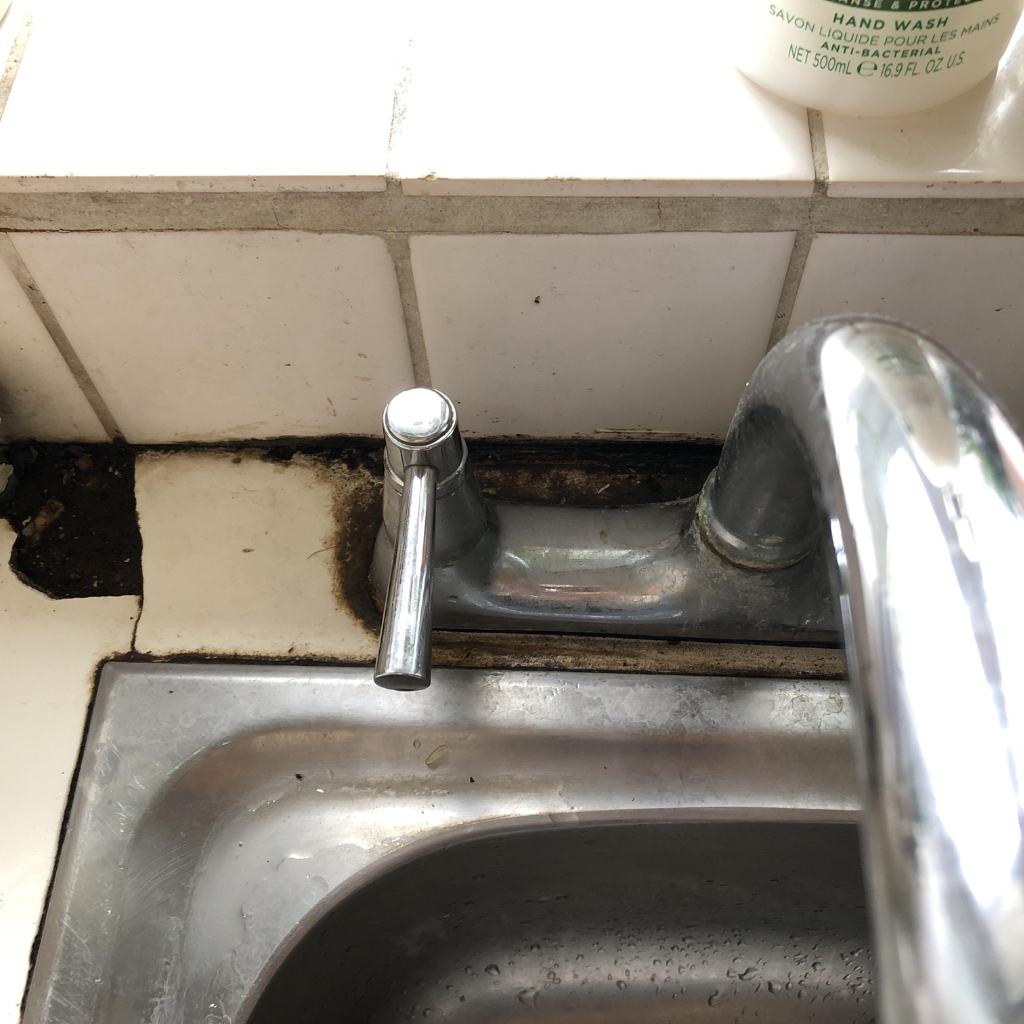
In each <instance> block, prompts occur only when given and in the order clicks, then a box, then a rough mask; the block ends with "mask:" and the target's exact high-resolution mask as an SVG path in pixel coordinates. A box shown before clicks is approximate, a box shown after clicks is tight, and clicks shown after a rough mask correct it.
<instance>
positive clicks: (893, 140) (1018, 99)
mask: <svg viewBox="0 0 1024 1024" xmlns="http://www.w3.org/2000/svg"><path fill="white" fill-rule="evenodd" d="M825 140H826V148H827V150H828V160H829V175H830V184H829V194H830V195H834V196H856V195H863V196H882V197H889V196H893V197H900V196H935V195H943V194H946V195H959V196H981V197H984V196H1024V20H1022V21H1021V23H1020V24H1019V25H1018V26H1017V32H1016V34H1015V35H1014V37H1013V41H1012V42H1011V43H1010V47H1009V49H1008V50H1007V51H1006V54H1005V55H1004V57H1003V59H1002V62H1001V63H1000V65H999V69H998V71H997V72H996V73H995V75H994V76H992V77H989V78H986V79H985V81H983V82H981V83H980V84H979V85H977V86H975V88H973V89H971V90H970V92H968V93H966V94H965V95H963V96H960V97H958V98H957V99H954V100H951V101H950V102H949V103H944V104H943V105H942V106H941V107H936V108H934V109H933V110H926V111H923V112H921V113H918V114H909V115H905V116H903V117H878V118H870V117H840V116H838V115H833V114H826V115H825Z"/></svg>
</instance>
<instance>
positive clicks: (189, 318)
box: [13, 231, 412, 443]
mask: <svg viewBox="0 0 1024 1024" xmlns="http://www.w3.org/2000/svg"><path fill="white" fill-rule="evenodd" d="M13 240H14V244H15V246H16V247H17V250H18V252H19V254H20V255H21V257H22V258H23V259H24V261H25V263H26V264H27V265H28V267H29V269H30V270H31V272H32V274H33V276H34V277H35V279H36V281H37V282H38V284H39V286H40V287H41V289H42V291H43V294H44V295H45V296H46V298H47V300H48V302H49V304H50V306H51V308H52V309H53V310H54V312H55V314H56V316H57V317H58V319H59V321H60V323H61V325H62V327H63V328H64V330H65V331H66V333H67V334H68V336H69V338H70V340H71V343H72V344H73V345H74V347H75V350H76V352H77V354H78V356H79V358H80V359H81V360H82V363H83V364H84V366H85V367H86V369H87V371H88V372H89V375H90V377H91V378H92V380H93V382H94V383H95V385H96V387H97V389H98V391H99V392H100V394H101V396H102V397H103V400H104V401H105V402H106V404H107V406H108V407H109V409H110V411H111V413H112V415H113V417H114V419H115V421H116V422H117V424H118V426H119V427H120V429H121V431H122V432H123V433H124V436H125V438H126V439H127V440H128V441H131V442H135V443H161V442H175V441H218V440H225V439H247V438H265V437H278V436H302V437H307V436H326V435H332V434H379V433H380V429H381V428H380V416H381V410H382V409H383V407H384V404H385V403H386V402H387V400H388V399H389V398H390V397H391V396H392V395H393V394H394V393H395V392H396V391H399V390H401V389H402V388H404V387H408V386H410V385H411V384H412V365H411V359H410V356H409V349H408V342H407V338H406V332H405V322H404V318H403V315H402V308H401V301H400V298H399V293H398V284H397V280H396V277H395V269H394V264H393V262H392V260H391V257H390V255H389V253H388V251H387V247H386V245H385V243H384V242H383V240H381V239H380V238H376V237H373V236H367V235H347V234H333V235H329V234H314V233H308V232H295V231H251V232H245V231H209V232H204V231H182V232H145V231H139V232H134V231H128V232H120V233H107V232H103V233H100V232H93V233H90V232H68V233H59V232H33V233H23V234H20V235H17V236H14V239H13Z"/></svg>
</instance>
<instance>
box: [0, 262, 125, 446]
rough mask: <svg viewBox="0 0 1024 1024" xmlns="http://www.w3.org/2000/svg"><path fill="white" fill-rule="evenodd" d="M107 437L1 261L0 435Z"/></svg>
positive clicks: (70, 438)
mask: <svg viewBox="0 0 1024 1024" xmlns="http://www.w3.org/2000/svg"><path fill="white" fill-rule="evenodd" d="M19 438H32V439H34V440H37V441H107V440H109V438H108V437H107V433H106V431H105V430H104V429H103V426H102V425H101V424H100V421H99V420H98V419H97V418H96V414H95V413H94V412H93V410H92V407H91V406H90V405H89V403H88V402H87V401H86V399H85V395H84V394H83V393H82V391H81V389H80V388H79V387H78V384H77V383H76V381H75V378H74V377H73V376H72V374H71V371H70V370H69V369H68V367H67V364H66V363H65V362H64V359H63V358H62V357H61V354H60V352H58V351H57V346H56V345H55V344H54V343H53V339H52V338H51V337H50V335H49V334H48V333H47V331H46V328H45V327H44V326H43V324H42V321H41V320H40V319H39V317H38V316H37V315H36V311H35V310H34V309H33V308H32V304H31V303H30V302H29V300H28V298H27V297H26V296H25V293H24V292H23V291H22V289H21V285H20V284H18V281H17V280H16V279H15V277H14V274H12V273H11V271H10V269H8V267H7V265H6V264H5V263H3V262H2V261H0V439H2V440H6V441H10V440H14V439H19Z"/></svg>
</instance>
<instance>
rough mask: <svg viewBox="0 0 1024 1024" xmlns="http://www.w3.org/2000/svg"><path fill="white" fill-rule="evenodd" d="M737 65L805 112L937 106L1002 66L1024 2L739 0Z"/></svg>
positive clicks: (874, 112) (895, 110)
mask: <svg viewBox="0 0 1024 1024" xmlns="http://www.w3.org/2000/svg"><path fill="white" fill-rule="evenodd" d="M736 8H738V10H739V11H740V14H741V17H740V19H739V22H738V24H737V25H736V35H737V39H736V44H737V51H736V52H737V56H736V59H735V61H734V63H735V64H736V67H738V68H739V69H740V71H742V72H743V73H744V74H745V75H747V76H748V77H749V78H752V79H753V80H754V81H755V82H757V83H758V85H762V86H764V87H765V88H766V89H769V90H771V91H772V92H774V93H777V94H778V95H779V96H782V97H784V98H785V99H788V100H793V101H794V102H796V103H800V104H802V105H803V106H806V107H814V108H816V109H818V110H826V111H829V112H832V113H836V114H855V115H862V116H883V115H887V114H908V113H910V112H912V111H915V110H924V109H925V108H927V107H934V106H937V105H938V104H940V103H944V102H945V101H946V100H949V99H952V98H953V97H954V96H958V95H959V94H960V93H962V92H966V91H967V90H968V89H970V88H971V86H972V85H976V84H977V83H978V82H980V81H981V80H982V79H983V78H984V77H985V76H986V75H987V74H988V73H989V72H990V71H992V69H993V68H994V67H995V66H996V65H997V64H998V63H999V58H1000V57H1001V56H1002V55H1003V51H1004V50H1005V49H1006V46H1007V43H1009V41H1010V37H1011V36H1012V35H1013V30H1014V28H1015V27H1016V25H1017V21H1018V19H1019V18H1020V16H1021V11H1022V9H1024V0H736Z"/></svg>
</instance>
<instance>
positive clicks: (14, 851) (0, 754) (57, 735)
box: [0, 520, 138, 1024]
mask: <svg viewBox="0 0 1024 1024" xmlns="http://www.w3.org/2000/svg"><path fill="white" fill-rule="evenodd" d="M14 538H15V532H14V530H13V528H12V527H11V526H9V525H8V524H7V523H6V522H4V521H2V520H0V619H2V621H3V623H4V631H3V636H2V638H0V664H2V665H3V673H2V674H0V821H2V822H4V823H5V826H6V830H7V833H8V838H9V839H10V840H12V841H9V842H6V843H0V1024H8V1022H11V1024H13V1022H14V1021H17V1020H18V1018H19V1015H20V1004H21V999H22V995H23V992H24V988H25V978H26V975H27V973H28V966H29V957H30V955H31V950H32V943H33V940H34V939H35V935H36V929H37V928H38V925H39V918H40V915H41V913H42V910H43V902H44V900H45V898H46V891H47V887H48V885H49V883H50V874H51V872H52V870H53V859H54V856H55V854H56V851H57V842H58V839H59V836H60V830H61V823H62V821H63V818H64V807H65V803H66V801H67V798H68V791H69V788H70V785H71V779H72V775H73V774H74V770H75V762H76V759H77V757H78V750H79V746H80V744H81V739H82V730H83V728H84V725H85V719H86V713H87V710H88V707H89V702H90V699H91V696H92V686H93V678H94V674H95V670H96V666H97V665H98V664H99V662H100V661H101V660H104V659H106V658H108V657H110V656H112V655H115V654H119V653H124V652H126V651H128V650H129V649H130V647H131V640H132V630H133V628H134V626H135V620H136V617H137V615H138V598H137V597H131V596H124V597H90V598H79V599H72V600H63V601H55V600H51V599H50V598H48V597H46V596H44V595H43V594H41V593H39V592H38V591H36V590H33V589H32V588H31V587H28V586H26V585H25V584H24V583H22V582H21V580H19V579H18V578H17V576H15V574H14V572H13V571H12V570H11V568H10V557H11V548H12V546H13V544H14Z"/></svg>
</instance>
